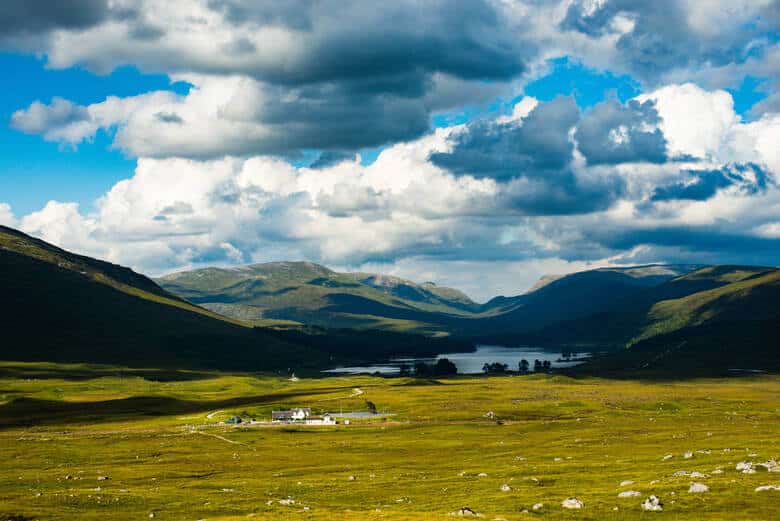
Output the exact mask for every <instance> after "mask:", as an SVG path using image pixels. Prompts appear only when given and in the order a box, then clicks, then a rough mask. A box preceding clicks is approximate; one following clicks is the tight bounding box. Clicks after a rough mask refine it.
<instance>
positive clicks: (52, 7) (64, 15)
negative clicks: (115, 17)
mask: <svg viewBox="0 0 780 521" xmlns="http://www.w3.org/2000/svg"><path fill="white" fill-rule="evenodd" d="M109 14H110V9H109V5H108V0H68V1H67V2H57V1H51V0H4V1H3V3H2V7H0V35H2V36H0V40H2V39H4V38H7V37H12V36H24V35H30V34H35V33H44V32H47V31H51V30H55V29H73V30H78V29H85V28H87V27H92V26H94V25H97V24H99V23H100V22H102V21H104V20H106V19H107V18H108V17H109Z"/></svg>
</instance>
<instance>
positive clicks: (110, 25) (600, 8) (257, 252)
mask: <svg viewBox="0 0 780 521" xmlns="http://www.w3.org/2000/svg"><path fill="white" fill-rule="evenodd" d="M50 4H51V3H50V2H42V1H41V2H39V1H26V2H21V1H16V0H12V1H11V2H10V3H9V4H8V6H7V8H6V9H5V10H4V12H3V13H2V14H0V29H3V28H5V31H0V32H3V36H2V37H0V48H3V49H8V50H20V49H21V50H26V51H35V52H40V53H43V54H45V56H46V60H47V65H48V66H49V67H53V68H68V67H72V66H80V67H85V68H87V69H88V70H91V71H94V72H95V73H106V72H109V71H111V70H113V69H115V68H117V67H119V66H122V65H126V64H130V65H134V66H136V67H138V68H139V69H140V70H142V71H144V72H156V73H164V74H167V75H168V76H169V77H170V78H171V80H172V81H185V82H187V83H189V84H190V85H191V86H192V87H191V89H190V90H189V92H187V93H186V94H176V93H173V92H169V91H158V92H148V93H144V94H141V95H137V96H130V97H113V96H112V97H108V98H106V99H105V100H102V101H97V102H96V103H91V104H83V105H82V104H78V103H75V102H74V101H72V100H67V99H63V98H61V97H56V96H55V97H53V98H52V99H50V100H42V101H35V102H33V103H31V104H29V105H28V106H26V107H19V108H18V110H17V111H16V112H14V113H13V115H12V117H11V120H10V122H9V123H10V125H11V126H13V127H14V128H16V129H17V130H19V131H21V132H25V133H28V134H35V135H40V136H42V138H43V139H45V140H47V141H51V142H55V143H59V144H61V145H64V146H67V147H72V148H78V147H82V146H90V145H89V143H90V142H91V141H93V140H94V139H95V137H96V136H97V135H98V134H100V133H104V134H106V135H108V136H109V138H110V140H111V142H112V145H111V146H112V147H114V148H115V149H118V150H120V151H121V152H122V153H123V154H125V155H127V156H129V157H132V158H135V159H136V160H137V166H136V169H135V172H134V174H133V176H132V177H131V178H129V179H126V180H123V181H121V182H119V183H117V184H116V185H115V186H113V187H112V188H111V189H110V190H108V191H107V193H106V194H105V195H104V196H103V197H101V198H100V199H99V200H98V201H97V202H96V204H95V206H94V208H80V207H79V206H78V205H76V204H75V203H72V202H67V201H51V202H49V203H48V204H47V205H46V206H45V207H44V208H42V209H41V210H40V211H37V212H33V213H30V214H28V215H24V216H20V217H15V216H14V215H13V213H12V212H11V208H10V207H9V206H8V205H7V204H5V205H0V223H8V224H12V225H18V226H20V227H21V228H22V229H24V230H25V231H27V232H30V233H33V234H36V235H38V236H41V237H43V238H45V239H47V240H51V241H53V242H55V243H57V244H59V245H61V246H64V247H68V248H72V249H75V250H78V251H81V252H85V253H89V254H92V255H96V256H100V257H104V258H108V259H109V260H112V261H115V262H121V263H123V264H129V265H132V266H133V267H135V268H137V269H139V270H142V271H147V272H152V273H162V272H165V271H168V270H172V269H180V268H183V267H190V266H200V265H208V264H228V265H229V264H235V263H245V262H259V261H266V260H280V259H307V260H314V261H320V262H325V263H328V264H330V265H333V266H337V267H350V268H362V269H370V268H371V267H374V268H377V269H381V270H383V271H388V272H391V273H394V274H398V275H403V276H408V277H410V278H413V279H428V278H431V279H435V280H440V281H445V282H447V281H449V282H451V283H454V284H457V285H459V286H461V287H463V288H465V289H466V290H468V291H470V292H472V294H473V295H475V296H476V297H479V298H487V297H489V296H491V295H492V294H495V293H499V292H503V293H513V292H515V293H516V292H519V291H521V290H523V289H524V288H525V287H527V286H529V285H530V284H531V283H532V282H533V278H535V277H536V276H537V275H539V274H541V272H543V271H547V269H545V268H548V269H549V270H551V271H556V270H562V271H570V270H572V269H580V268H583V267H588V266H592V265H603V264H620V263H639V262H654V261H684V262H739V263H756V264H777V263H778V259H780V257H778V253H777V252H778V251H780V248H778V246H780V243H778V241H780V195H778V188H777V179H778V175H780V147H778V146H777V143H780V112H779V111H778V102H777V94H776V92H775V91H776V89H777V81H778V79H779V78H780V38H778V37H777V34H779V33H780V15H779V14H778V13H780V3H779V2H777V1H776V0H754V1H742V0H737V1H730V2H725V1H723V2H721V1H713V2H698V1H693V0H691V1H671V0H668V1H667V0H661V1H658V2H640V1H636V0H573V1H572V0H565V1H548V2H545V1H537V0H527V1H520V0H518V1H512V0H456V1H447V2H445V1H444V0H441V1H439V0H435V1H431V2H424V3H420V2H412V1H406V0H404V1H399V2H391V3H387V4H376V3H371V4H369V3H366V2H362V1H357V0H355V1H352V0H350V1H346V2H344V1H339V2H336V1H335V0H333V1H331V0H323V1H319V2H309V1H298V0H294V1H291V2H270V1H269V2H264V1H260V2H256V1H251V2H250V1H243V0H183V1H181V2H176V3H171V2H161V1H154V0H138V1H130V0H112V1H107V0H106V1H99V0H83V1H79V2H73V3H70V4H69V9H64V8H57V7H53V6H52V5H50ZM560 56H569V57H571V58H572V59H576V60H582V62H583V63H584V64H586V65H587V66H589V67H594V68H596V69H600V70H609V71H611V72H613V73H616V74H628V75H630V76H631V77H633V78H636V79H637V80H638V81H639V85H640V86H641V90H642V91H643V93H642V94H640V95H639V96H637V97H635V98H633V99H629V100H622V101H621V100H618V99H614V98H613V97H610V96H607V99H606V100H605V101H602V102H600V103H597V104H595V105H594V106H591V107H587V108H582V107H579V106H578V105H577V104H576V103H575V100H574V98H572V97H565V96H563V97H558V98H554V99H549V100H545V101H540V100H538V99H535V98H532V97H530V96H522V91H523V88H524V86H525V85H526V84H527V82H528V81H529V80H531V79H533V78H535V77H538V76H539V75H541V74H544V72H545V70H546V67H547V64H548V61H547V60H549V59H550V58H556V57H560ZM747 76H750V77H753V78H758V80H759V82H758V85H759V87H758V88H759V89H762V90H763V91H765V92H767V93H768V95H767V96H766V98H765V99H764V100H763V101H761V102H759V103H757V104H755V105H754V106H753V107H752V109H751V110H750V111H749V112H748V113H746V114H745V115H744V116H741V115H740V114H738V113H737V112H736V111H735V108H734V101H733V98H732V95H731V94H730V93H729V92H728V91H727V90H725V89H726V88H737V87H739V84H740V82H741V81H742V79H744V78H745V77H747ZM508 100H514V101H513V103H512V104H511V106H508V107H505V106H504V105H505V104H507V103H508ZM494 105H498V108H496V107H495V106H494ZM474 107H478V108H479V109H480V110H476V109H474ZM486 107H487V108H486ZM504 108H506V110H503V109H504ZM467 109H474V111H473V112H474V113H475V114H476V115H470V116H469V117H466V118H465V121H466V123H463V124H460V125H456V126H451V127H448V128H444V129H441V128H440V129H434V128H433V125H432V120H433V118H434V116H437V115H441V114H443V113H447V112H455V113H459V112H464V113H467V114H471V112H469V111H468V110H467ZM374 147H380V148H381V153H379V156H378V158H377V159H376V161H374V162H373V163H371V164H364V163H363V161H362V160H361V158H360V156H359V153H360V151H361V150H365V149H367V148H374ZM312 156H314V157H315V159H313V160H312V161H304V159H305V158H311V157H312ZM317 158H318V159H317ZM293 165H308V166H293ZM486 266H491V267H492V268H491V270H493V272H492V273H490V274H488V273H486V269H485V267H486ZM488 271H489V270H488Z"/></svg>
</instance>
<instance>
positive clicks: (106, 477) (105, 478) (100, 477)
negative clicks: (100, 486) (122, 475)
mask: <svg viewBox="0 0 780 521" xmlns="http://www.w3.org/2000/svg"><path fill="white" fill-rule="evenodd" d="M109 479H111V478H109V477H108V476H98V478H97V480H98V481H108V480H109Z"/></svg>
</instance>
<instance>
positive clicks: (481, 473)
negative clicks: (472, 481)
mask: <svg viewBox="0 0 780 521" xmlns="http://www.w3.org/2000/svg"><path fill="white" fill-rule="evenodd" d="M477 477H478V478H486V477H487V472H480V473H479V474H477Z"/></svg>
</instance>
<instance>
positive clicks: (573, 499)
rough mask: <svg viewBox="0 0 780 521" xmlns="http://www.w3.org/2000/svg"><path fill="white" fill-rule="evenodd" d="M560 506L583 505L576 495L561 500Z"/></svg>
mask: <svg viewBox="0 0 780 521" xmlns="http://www.w3.org/2000/svg"><path fill="white" fill-rule="evenodd" d="M561 506H562V507H563V508H582V507H583V506H585V505H584V503H583V502H582V501H580V500H579V499H577V498H576V497H570V498H567V499H564V500H563V501H561Z"/></svg>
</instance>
